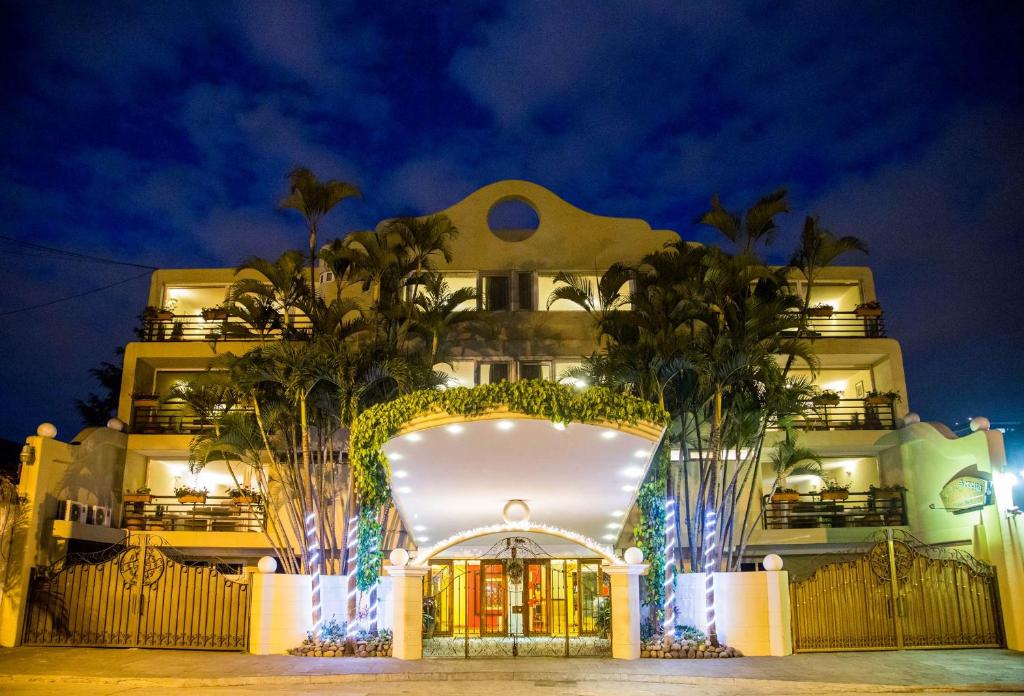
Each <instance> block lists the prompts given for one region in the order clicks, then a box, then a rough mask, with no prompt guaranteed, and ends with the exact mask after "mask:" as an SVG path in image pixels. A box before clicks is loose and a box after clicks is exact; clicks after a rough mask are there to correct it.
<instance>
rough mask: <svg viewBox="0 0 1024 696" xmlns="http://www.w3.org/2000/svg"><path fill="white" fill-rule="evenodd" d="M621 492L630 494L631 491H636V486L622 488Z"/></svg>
mask: <svg viewBox="0 0 1024 696" xmlns="http://www.w3.org/2000/svg"><path fill="white" fill-rule="evenodd" d="M622 490H624V491H626V492H627V493H632V492H633V491H635V490H636V486H623V487H622Z"/></svg>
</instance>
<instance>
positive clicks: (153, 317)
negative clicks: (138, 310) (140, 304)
mask: <svg viewBox="0 0 1024 696" xmlns="http://www.w3.org/2000/svg"><path fill="white" fill-rule="evenodd" d="M142 318H143V319H147V320H149V321H170V320H171V319H174V312H172V311H171V310H169V309H166V308H164V307H154V306H153V305H150V306H149V307H146V308H145V309H144V310H142Z"/></svg>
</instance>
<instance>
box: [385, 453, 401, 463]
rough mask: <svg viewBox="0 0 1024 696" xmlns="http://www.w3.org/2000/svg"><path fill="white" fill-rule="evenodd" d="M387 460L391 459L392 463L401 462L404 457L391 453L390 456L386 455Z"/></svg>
mask: <svg viewBox="0 0 1024 696" xmlns="http://www.w3.org/2000/svg"><path fill="white" fill-rule="evenodd" d="M388 459H393V460H394V461H396V462H397V461H401V460H402V459H405V457H403V456H402V454H401V453H400V452H392V453H391V454H389V455H388Z"/></svg>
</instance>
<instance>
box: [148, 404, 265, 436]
mask: <svg viewBox="0 0 1024 696" xmlns="http://www.w3.org/2000/svg"><path fill="white" fill-rule="evenodd" d="M237 410H239V411H245V410H247V409H237ZM212 428H213V424H212V423H211V422H210V421H209V420H207V419H205V418H202V417H200V416H197V415H196V414H195V413H193V412H192V411H191V410H188V409H187V408H185V407H182V406H154V407H148V406H134V407H133V408H132V427H131V431H132V432H133V433H136V434H147V435H148V434H160V435H173V434H182V435H195V434H196V433H201V432H204V431H207V430H211V429H212Z"/></svg>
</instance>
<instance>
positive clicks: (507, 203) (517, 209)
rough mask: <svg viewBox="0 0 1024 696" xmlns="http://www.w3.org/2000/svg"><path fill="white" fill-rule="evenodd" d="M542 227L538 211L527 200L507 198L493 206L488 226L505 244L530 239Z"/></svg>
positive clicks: (489, 213)
mask: <svg viewBox="0 0 1024 696" xmlns="http://www.w3.org/2000/svg"><path fill="white" fill-rule="evenodd" d="M539 225H540V215H538V214H537V209H536V208H534V207H533V205H532V204H531V203H530V202H529V201H527V200H526V199H525V198H505V199H503V200H500V201H498V202H497V203H495V204H494V205H493V206H491V209H490V211H488V213H487V226H488V227H489V228H490V229H491V232H492V233H494V236H495V237H497V238H498V239H500V240H502V241H503V242H521V241H523V240H524V239H529V238H530V237H531V236H533V233H534V232H536V231H537V227H538V226H539Z"/></svg>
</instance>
